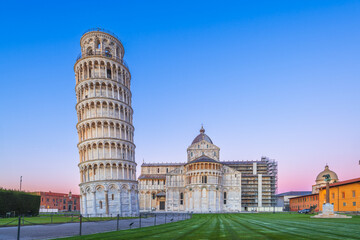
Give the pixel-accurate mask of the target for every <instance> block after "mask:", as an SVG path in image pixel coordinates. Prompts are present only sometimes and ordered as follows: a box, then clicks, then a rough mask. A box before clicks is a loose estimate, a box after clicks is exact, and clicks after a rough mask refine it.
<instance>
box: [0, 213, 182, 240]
mask: <svg viewBox="0 0 360 240" xmlns="http://www.w3.org/2000/svg"><path fill="white" fill-rule="evenodd" d="M171 219H172V222H177V221H181V220H183V219H182V216H180V217H179V216H175V217H171V216H167V217H166V223H169V222H170V221H171ZM131 223H133V225H132V226H131V228H138V227H139V219H138V218H134V219H124V220H119V230H124V229H129V228H130V227H129V224H131ZM154 223H155V218H154V217H149V218H141V227H148V226H154ZM164 223H165V216H164V215H161V216H156V225H159V224H164ZM79 230H80V224H79V223H60V224H47V225H32V226H21V232H20V239H52V238H60V237H71V236H76V235H79ZM109 231H116V220H111V221H100V222H83V223H82V235H87V234H94V233H100V232H109ZM16 237H17V227H2V228H0V239H6V240H7V239H16Z"/></svg>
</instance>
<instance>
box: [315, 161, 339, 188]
mask: <svg viewBox="0 0 360 240" xmlns="http://www.w3.org/2000/svg"><path fill="white" fill-rule="evenodd" d="M326 174H329V175H330V178H331V182H330V183H333V182H337V181H338V180H339V178H338V176H337V174H336V173H335V172H333V171H331V170H330V169H329V166H328V165H326V166H325V169H324V171H322V172H321V173H319V174H318V176H317V177H316V184H321V183H325V177H324V175H326Z"/></svg>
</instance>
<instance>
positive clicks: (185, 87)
mask: <svg viewBox="0 0 360 240" xmlns="http://www.w3.org/2000/svg"><path fill="white" fill-rule="evenodd" d="M0 21H1V23H2V31H1V33H0V34H1V37H0V53H1V55H2V57H1V58H0V71H1V73H2V75H1V82H2V88H1V90H2V94H1V95H0V98H1V100H2V103H3V104H2V108H1V109H2V111H1V112H2V115H1V118H0V131H1V134H0V154H1V164H2V167H1V168H0V186H3V187H8V188H17V186H18V179H19V177H20V175H22V176H23V179H24V188H25V189H26V190H44V191H47V190H52V191H65V192H66V191H68V190H72V191H73V192H78V187H77V184H78V183H79V173H78V168H77V164H78V159H79V158H78V151H77V148H76V144H77V140H78V137H77V132H76V128H75V124H76V121H77V119H76V112H75V103H76V99H75V90H74V88H75V79H74V72H73V64H74V63H75V58H76V56H77V55H78V54H79V52H80V45H79V41H80V37H81V35H82V34H83V32H84V31H86V30H87V29H89V28H92V27H103V28H106V29H108V30H110V31H112V32H114V33H116V35H118V36H119V37H120V39H121V41H122V42H123V44H124V47H125V60H126V61H127V63H128V65H129V66H130V71H131V74H132V92H133V108H134V126H135V129H136V130H135V144H136V146H137V148H136V160H137V162H138V173H139V170H140V168H139V166H140V164H141V163H142V161H143V159H145V161H146V162H185V161H186V148H187V147H188V146H189V145H190V143H191V141H192V140H193V138H195V136H196V135H197V134H198V131H199V129H200V127H201V123H203V124H204V127H205V129H206V133H207V134H208V135H209V136H210V137H211V138H212V140H213V142H214V143H215V144H216V145H217V146H219V147H220V148H221V152H220V158H221V159H222V160H227V161H228V160H255V159H259V158H260V157H261V156H263V155H265V156H268V157H270V158H273V159H276V160H277V161H278V163H279V191H280V192H281V191H285V190H309V189H310V188H311V185H312V184H313V183H314V179H315V177H316V175H317V173H318V172H320V171H321V170H322V169H323V167H324V165H325V164H326V163H328V164H329V165H330V168H331V169H333V170H334V171H336V172H337V173H338V175H339V178H340V180H346V179H349V178H355V177H359V173H360V166H359V165H358V161H359V160H360V146H359V136H360V130H359V122H360V107H359V106H360V105H359V102H360V94H359V87H360V81H359V69H360V68H359V56H360V47H359V42H360V41H359V40H360V33H359V29H360V2H358V1H304V0H302V1H221V2H219V1H203V2H201V1H196V2H194V1H181V3H178V4H174V3H171V2H169V1H151V2H149V1H136V2H135V1H128V2H126V1H116V2H114V1H101V2H99V1H86V2H81V1H77V2H70V1H61V2H49V1H43V2H40V1H32V2H27V1H24V2H21V1H17V2H11V3H10V2H7V3H2V8H1V9H0Z"/></svg>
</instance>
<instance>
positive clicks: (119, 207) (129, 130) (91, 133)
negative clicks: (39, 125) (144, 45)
mask: <svg viewBox="0 0 360 240" xmlns="http://www.w3.org/2000/svg"><path fill="white" fill-rule="evenodd" d="M80 46H81V54H80V55H79V57H78V58H77V60H76V63H75V65H74V71H75V79H76V87H75V91H76V99H77V104H76V111H77V116H78V123H77V125H76V128H77V131H78V135H79V143H78V149H79V155H80V163H79V164H78V166H79V170H80V181H81V183H80V193H81V213H82V214H83V215H84V216H115V215H117V214H120V216H135V215H137V214H138V213H139V207H138V204H139V203H138V194H137V190H138V188H137V181H136V163H135V145H134V126H133V124H132V123H133V109H132V108H131V91H130V80H131V75H130V72H129V68H128V66H127V65H126V63H125V62H124V60H123V57H124V47H123V45H122V43H121V42H120V40H119V38H118V37H116V35H115V34H113V33H110V32H108V31H105V30H103V29H91V30H89V31H87V32H86V33H84V35H83V36H82V37H81V39H80Z"/></svg>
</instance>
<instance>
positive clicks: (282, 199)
mask: <svg viewBox="0 0 360 240" xmlns="http://www.w3.org/2000/svg"><path fill="white" fill-rule="evenodd" d="M309 194H311V191H290V192H284V193H280V194H277V195H276V206H277V207H282V208H283V210H284V211H290V200H289V199H290V198H293V197H299V196H304V195H309Z"/></svg>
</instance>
